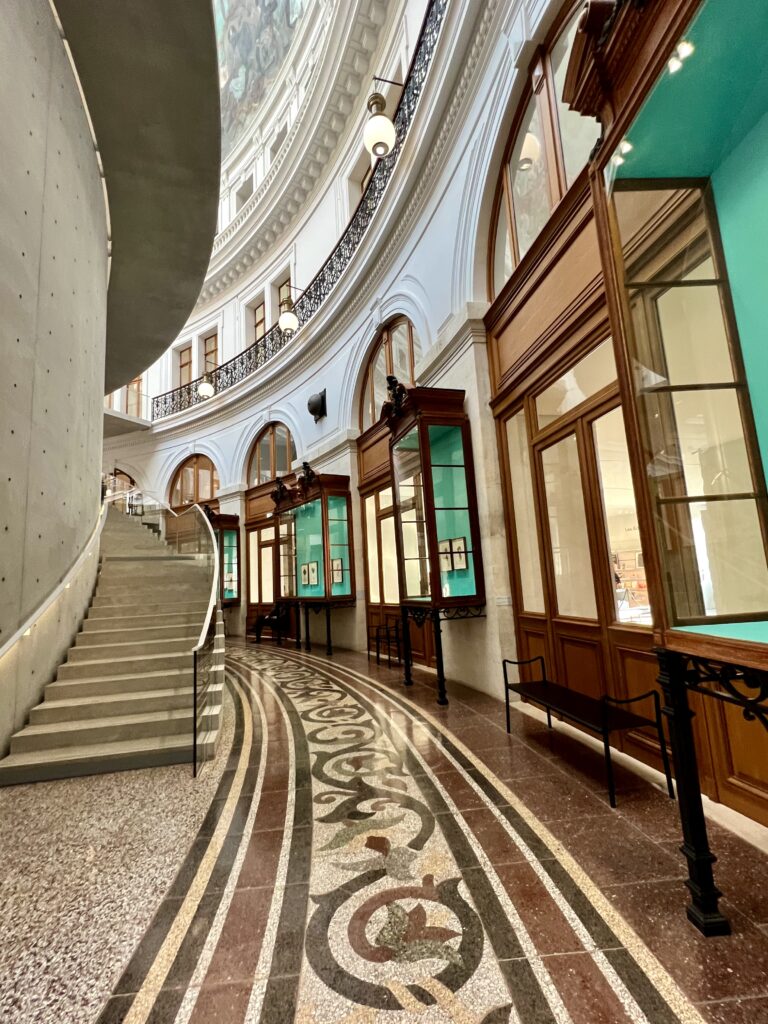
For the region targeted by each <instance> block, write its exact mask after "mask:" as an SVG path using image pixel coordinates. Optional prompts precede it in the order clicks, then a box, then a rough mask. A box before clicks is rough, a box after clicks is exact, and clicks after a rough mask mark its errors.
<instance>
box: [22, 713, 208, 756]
mask: <svg viewBox="0 0 768 1024" xmlns="http://www.w3.org/2000/svg"><path fill="white" fill-rule="evenodd" d="M192 723H193V712H192V708H191V707H188V708H179V709H177V710H173V711H149V712H145V713H143V714H138V715H108V716H106V717H105V718H84V719H74V720H71V721H68V722H49V723H45V724H42V725H28V726H27V727H26V728H25V729H22V730H21V731H20V732H17V733H15V734H14V735H13V736H12V737H11V751H10V752H11V754H28V753H32V752H33V751H43V750H58V749H61V748H62V747H79V746H85V745H87V746H96V745H99V744H102V743H119V742H125V741H126V740H139V739H149V738H150V737H153V736H155V737H161V736H180V735H191V733H192Z"/></svg>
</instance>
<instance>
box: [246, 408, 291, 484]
mask: <svg viewBox="0 0 768 1024" xmlns="http://www.w3.org/2000/svg"><path fill="white" fill-rule="evenodd" d="M295 460H296V445H295V444H294V443H293V438H292V437H291V432H290V430H289V429H288V427H286V426H285V424H284V423H270V424H269V426H266V427H265V428H264V429H263V430H262V432H261V433H260V434H259V436H258V437H257V438H256V440H255V441H254V444H253V448H252V449H251V458H250V460H249V462H248V486H249V487H256V486H257V485H258V484H263V483H266V482H267V480H274V479H275V477H277V476H280V475H281V474H283V473H289V472H290V469H291V463H292V462H294V461H295Z"/></svg>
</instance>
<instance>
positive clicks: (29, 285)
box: [0, 0, 107, 706]
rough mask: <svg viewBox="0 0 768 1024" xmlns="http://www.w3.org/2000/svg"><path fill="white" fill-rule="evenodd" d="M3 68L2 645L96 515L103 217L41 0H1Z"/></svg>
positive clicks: (78, 117) (73, 89)
mask: <svg viewBox="0 0 768 1024" xmlns="http://www.w3.org/2000/svg"><path fill="white" fill-rule="evenodd" d="M0 66H2V68H3V79H4V81H5V83H6V85H7V87H6V88H4V89H2V90H0V150H1V151H2V152H3V154H4V155H5V159H4V160H3V173H2V175H0V311H2V316H0V360H1V361H2V363H1V365H2V368H3V370H2V375H0V647H2V645H3V643H4V642H5V641H7V640H8V639H9V637H10V636H12V635H13V633H14V632H15V631H16V630H17V629H18V627H19V625H20V624H21V623H22V622H24V621H25V620H26V618H27V617H28V616H29V615H30V614H31V613H32V612H33V611H34V610H35V609H36V608H37V607H38V606H39V605H40V604H41V602H42V601H43V600H44V599H45V598H46V597H47V596H48V595H49V594H50V593H51V591H52V590H53V589H54V587H55V586H56V585H57V584H58V582H59V581H60V580H61V578H62V577H63V576H64V575H66V573H67V571H68V570H69V568H70V567H71V566H72V564H73V563H74V561H75V560H76V559H77V557H78V555H79V554H80V552H81V551H82V549H83V547H84V546H85V544H86V542H87V540H88V537H89V536H90V534H91V531H92V530H93V527H94V523H95V522H96V519H97V516H98V511H99V503H100V466H101V445H102V430H103V381H104V349H105V328H106V305H107V223H106V208H105V204H104V198H103V193H102V186H101V179H100V176H99V169H98V166H97V162H96V154H95V152H94V147H93V142H92V140H91V135H90V131H89V127H88V120H87V117H86V113H85V110H84V108H83V104H82V101H81V98H80V92H79V90H78V86H77V83H76V81H75V77H74V75H73V72H72V69H71V66H70V63H69V60H68V57H67V54H66V52H65V49H64V46H63V43H62V40H61V38H60V36H59V32H58V30H57V27H56V24H55V22H54V19H53V15H52V13H51V9H50V7H49V4H48V2H47V0H25V2H24V3H19V4H5V5H3V12H2V15H1V16H0ZM3 682H4V692H3V693H2V694H0V702H2V703H3V704H6V706H7V702H8V701H9V700H12V699H14V698H13V697H12V695H9V694H8V693H7V692H5V682H7V680H4V681H3ZM45 682H47V679H40V680H39V686H40V687H42V686H43V685H44V684H45Z"/></svg>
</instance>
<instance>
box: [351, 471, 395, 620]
mask: <svg viewBox="0 0 768 1024" xmlns="http://www.w3.org/2000/svg"><path fill="white" fill-rule="evenodd" d="M387 490H388V491H391V492H392V503H391V504H390V505H389V506H388V507H387V508H384V509H382V507H381V501H380V495H381V492H382V491H387ZM368 498H373V499H374V509H375V512H374V515H375V522H376V553H377V556H378V567H379V573H378V575H379V600H378V601H373V600H371V590H370V573H369V568H368V548H367V544H366V545H365V600H366V602H367V603H368V605H371V606H373V607H374V608H390V609H392V608H399V607H400V601H399V589H400V580H399V578H398V581H397V585H398V601H396V602H395V603H394V604H392V603H390V602H389V601H385V600H384V562H383V559H382V552H383V546H382V542H381V524H382V522H383V521H384V520H385V519H392V520H393V521H394V519H395V498H394V488H393V486H392V484H391V483H387V484H382V485H381V486H379V487H377V488H376V490H374V491H366V492H365V493H362V492H361V494H360V502H361V505H360V507H361V510H362V512H361V515H362V521H363V524H364V526H365V527H366V530H367V526H368V519H367V512H366V507H365V503H366V501H367V499H368ZM365 536H366V537H367V532H366V533H365Z"/></svg>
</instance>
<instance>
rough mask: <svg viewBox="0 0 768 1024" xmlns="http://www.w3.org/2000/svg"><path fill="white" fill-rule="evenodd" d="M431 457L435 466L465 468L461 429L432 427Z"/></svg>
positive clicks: (430, 433)
mask: <svg viewBox="0 0 768 1024" xmlns="http://www.w3.org/2000/svg"><path fill="white" fill-rule="evenodd" d="M429 457H430V461H431V463H432V465H433V466H463V465H464V437H463V434H462V430H461V427H435V426H432V427H430V428H429Z"/></svg>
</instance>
